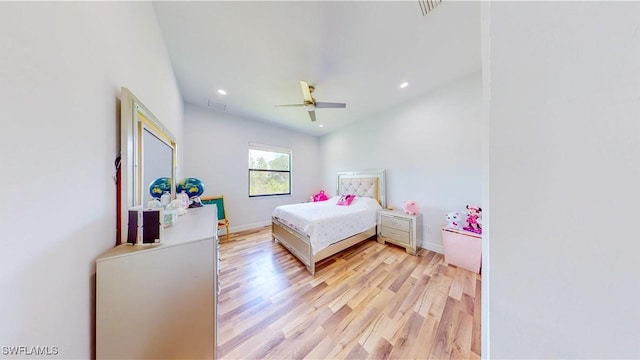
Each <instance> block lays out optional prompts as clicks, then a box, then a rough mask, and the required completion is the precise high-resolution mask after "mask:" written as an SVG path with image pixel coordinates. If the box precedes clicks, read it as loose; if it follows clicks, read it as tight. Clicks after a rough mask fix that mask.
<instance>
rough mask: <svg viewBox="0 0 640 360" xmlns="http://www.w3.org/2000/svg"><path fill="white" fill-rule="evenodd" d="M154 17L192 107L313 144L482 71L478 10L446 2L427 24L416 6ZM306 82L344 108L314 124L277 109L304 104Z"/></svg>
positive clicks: (270, 6)
mask: <svg viewBox="0 0 640 360" xmlns="http://www.w3.org/2000/svg"><path fill="white" fill-rule="evenodd" d="M154 7H155V10H156V13H157V16H158V21H159V24H160V28H161V30H162V33H163V36H164V39H165V43H166V46H167V50H168V52H169V56H170V58H171V61H172V64H173V67H174V71H175V73H176V77H177V80H178V84H179V86H180V89H181V92H182V94H183V96H184V99H185V101H186V102H187V103H191V104H194V105H198V106H202V107H205V108H210V109H211V111H215V112H223V113H229V114H233V115H237V116H241V117H244V118H249V119H254V120H259V121H266V122H270V123H273V124H277V125H280V126H283V127H287V128H290V129H294V130H296V131H301V132H304V133H308V134H312V135H317V136H319V135H323V134H326V133H328V132H331V131H334V130H336V129H338V128H340V127H342V126H345V125H347V124H349V123H351V122H353V121H358V120H362V119H365V118H367V117H368V116H371V115H372V114H375V113H378V112H381V111H384V110H385V109H388V108H392V107H394V106H398V105H399V104H401V103H403V102H406V101H409V100H411V99H413V98H416V97H419V96H422V95H424V94H426V93H428V92H430V91H432V90H434V89H435V88H438V87H439V86H442V85H444V84H446V83H448V82H450V81H453V80H455V79H457V78H460V77H462V76H464V75H467V74H470V73H472V72H474V71H478V70H480V68H481V62H480V2H478V1H471V2H462V1H453V0H445V1H443V2H442V3H440V4H439V5H438V6H437V7H435V9H434V10H432V11H431V12H429V13H428V14H427V15H426V16H423V15H422V13H421V10H420V5H419V3H418V1H388V2H387V1H349V2H347V1H317V2H316V1H255V2H246V1H237V2H226V1H212V2H155V3H154ZM300 80H305V81H307V82H309V84H311V85H314V86H315V91H314V93H313V95H314V97H315V99H316V101H321V102H344V103H347V106H346V108H344V109H316V118H317V121H316V122H312V121H311V120H310V117H309V115H308V113H307V111H306V110H305V108H304V107H276V106H274V105H277V104H299V103H302V102H303V94H302V90H301V87H300ZM405 81H406V82H408V83H409V86H407V87H406V88H404V89H401V88H400V84H401V83H402V82H405ZM218 89H224V90H225V91H226V92H227V94H226V95H220V94H218V92H217V91H218ZM320 125H323V127H320Z"/></svg>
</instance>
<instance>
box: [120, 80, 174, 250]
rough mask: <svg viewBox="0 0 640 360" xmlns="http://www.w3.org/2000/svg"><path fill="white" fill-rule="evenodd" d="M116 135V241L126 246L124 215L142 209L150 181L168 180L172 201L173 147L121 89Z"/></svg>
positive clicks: (170, 139)
mask: <svg viewBox="0 0 640 360" xmlns="http://www.w3.org/2000/svg"><path fill="white" fill-rule="evenodd" d="M120 133H121V136H120V148H121V165H120V169H121V170H120V171H121V178H120V181H121V189H120V209H119V210H120V224H121V231H120V241H121V242H122V243H126V242H127V238H126V237H127V231H125V230H124V229H125V228H126V226H127V222H128V217H127V211H128V210H129V209H130V208H132V207H136V206H143V207H144V206H146V204H147V202H148V201H149V200H151V195H150V194H149V191H148V189H149V184H151V182H152V181H154V180H155V179H157V178H161V177H166V178H169V179H170V180H171V198H172V199H174V198H175V193H176V190H175V189H176V162H177V154H176V152H177V148H176V146H177V144H176V138H175V137H174V136H173V134H171V132H170V131H169V130H168V129H167V128H166V127H165V126H164V125H163V124H162V122H160V120H158V119H157V118H156V117H155V116H154V115H153V113H151V111H149V109H148V108H147V107H146V106H145V105H144V104H143V103H142V102H141V101H140V100H139V99H138V98H137V97H136V96H135V95H133V93H132V92H131V91H130V90H129V89H127V88H125V87H123V88H122V90H121V107H120Z"/></svg>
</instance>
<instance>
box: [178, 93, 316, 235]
mask: <svg viewBox="0 0 640 360" xmlns="http://www.w3.org/2000/svg"><path fill="white" fill-rule="evenodd" d="M184 134H185V141H184V145H183V147H182V149H183V150H184V162H183V165H184V166H183V169H184V176H185V177H196V178H198V179H201V180H202V181H203V183H204V185H205V195H218V194H223V195H224V196H225V208H226V210H227V218H228V219H229V223H230V224H229V225H230V232H236V231H242V230H247V229H251V228H254V227H258V226H265V225H269V224H271V213H272V212H273V209H274V208H275V207H276V206H278V205H282V204H290V203H295V202H304V201H307V199H308V198H309V195H311V194H313V193H315V192H317V191H318V188H319V186H320V183H321V181H320V165H319V160H318V159H319V158H320V155H319V142H318V139H317V138H316V137H314V136H310V135H304V134H300V133H296V132H293V131H289V130H287V129H284V128H281V127H276V126H272V125H268V124H265V123H261V122H256V121H253V120H248V119H244V118H240V117H237V116H232V115H230V114H228V113H224V112H221V111H216V110H209V109H204V108H201V107H197V106H194V105H190V104H186V105H185V123H184ZM249 142H259V143H263V144H267V145H275V146H280V147H287V148H290V149H291V151H292V158H291V160H292V165H291V169H292V179H291V182H292V185H291V195H290V196H268V197H260V198H249V183H248V182H249V171H248V168H247V166H248V163H249V150H248V145H249Z"/></svg>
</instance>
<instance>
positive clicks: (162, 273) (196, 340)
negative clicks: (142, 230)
mask: <svg viewBox="0 0 640 360" xmlns="http://www.w3.org/2000/svg"><path fill="white" fill-rule="evenodd" d="M216 214H217V211H216V207H215V206H205V207H202V208H196V209H189V210H188V213H187V214H186V215H183V216H181V217H180V218H179V220H178V222H177V224H176V225H174V226H172V227H168V228H165V229H164V238H163V240H162V243H160V244H154V245H140V246H135V245H129V244H123V245H119V246H116V247H115V248H113V249H110V250H109V251H107V252H106V253H104V254H102V255H101V256H100V257H98V259H97V260H96V357H97V358H98V359H108V358H112V359H115V358H117V359H124V358H127V359H148V358H162V359H171V358H174V359H176V358H182V359H184V358H189V359H204V358H207V359H213V358H215V347H216V345H215V344H216V342H215V336H216V335H215V334H216V329H215V327H216V302H217V291H218V290H217V287H218V284H217V267H218V255H217V249H218V237H217V231H216V229H217V226H216V223H217V221H216V219H217V215H216Z"/></svg>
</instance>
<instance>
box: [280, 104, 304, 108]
mask: <svg viewBox="0 0 640 360" xmlns="http://www.w3.org/2000/svg"><path fill="white" fill-rule="evenodd" d="M305 105H306V104H282V105H273V106H295V107H300V106H305Z"/></svg>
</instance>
